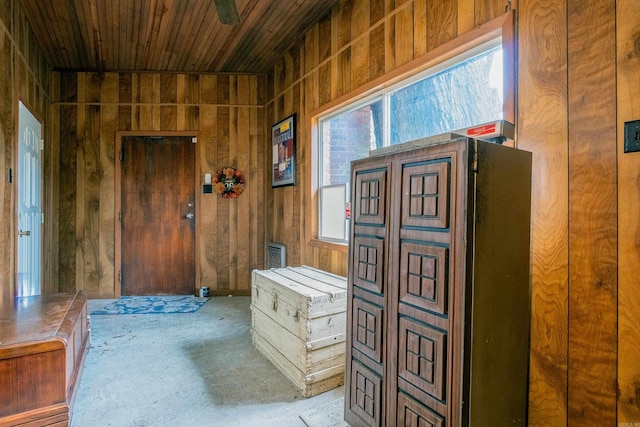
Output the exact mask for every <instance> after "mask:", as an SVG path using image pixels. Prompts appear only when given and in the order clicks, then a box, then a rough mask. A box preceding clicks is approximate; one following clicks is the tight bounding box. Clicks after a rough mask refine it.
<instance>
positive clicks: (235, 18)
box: [213, 0, 240, 25]
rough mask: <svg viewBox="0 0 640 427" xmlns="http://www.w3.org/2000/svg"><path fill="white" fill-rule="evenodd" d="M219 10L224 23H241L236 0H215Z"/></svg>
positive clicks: (219, 16)
mask: <svg viewBox="0 0 640 427" xmlns="http://www.w3.org/2000/svg"><path fill="white" fill-rule="evenodd" d="M213 2H214V3H215V4H216V9H217V10H218V19H219V20H220V22H221V23H223V24H230V25H235V24H239V23H240V15H238V8H237V7H236V0H213Z"/></svg>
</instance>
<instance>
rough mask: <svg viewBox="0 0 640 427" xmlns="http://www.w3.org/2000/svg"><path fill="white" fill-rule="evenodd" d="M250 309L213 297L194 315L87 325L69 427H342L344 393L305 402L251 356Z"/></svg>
mask: <svg viewBox="0 0 640 427" xmlns="http://www.w3.org/2000/svg"><path fill="white" fill-rule="evenodd" d="M110 301H112V300H91V301H89V311H90V312H91V311H92V310H94V309H96V308H101V307H103V306H104V305H106V304H107V303H108V302H110ZM249 306H250V298H249V297H216V298H211V299H210V300H209V301H208V302H207V303H206V304H205V305H204V306H203V307H202V308H201V309H200V310H198V311H197V312H195V313H188V314H146V315H145V314H143V315H115V316H101V315H100V316H99V315H94V316H91V327H92V328H91V329H92V330H91V336H92V339H91V349H90V350H89V353H88V354H87V357H86V360H85V365H84V369H83V372H82V378H81V380H80V383H79V388H78V392H77V395H76V401H75V404H74V407H73V414H72V423H71V426H72V427H101V426H116V427H129V426H136V427H137V426H161V427H162V426H167V427H181V426H185V427H192V426H198V427H208V426H221V427H223V426H234V427H245V426H246V427H252V426H256V427H276V426H277V427H288V426H292V427H296V426H300V427H304V426H309V427H343V426H347V424H346V423H345V422H344V421H343V416H342V412H343V401H344V400H343V393H344V387H339V388H336V389H333V390H330V391H327V392H325V393H322V394H320V395H318V396H314V397H312V398H307V399H305V398H304V397H303V396H302V395H301V394H300V392H299V391H298V390H297V389H296V388H295V387H294V386H293V385H292V384H291V383H290V382H289V380H288V379H287V378H286V377H285V376H284V375H282V374H281V373H280V372H279V371H278V370H277V369H276V368H275V367H274V366H273V365H272V364H271V363H270V362H269V361H268V360H267V359H266V358H265V357H264V356H262V355H261V354H260V353H259V352H258V351H257V350H256V349H255V348H254V347H253V345H252V343H251V334H250V325H251V313H250V308H249Z"/></svg>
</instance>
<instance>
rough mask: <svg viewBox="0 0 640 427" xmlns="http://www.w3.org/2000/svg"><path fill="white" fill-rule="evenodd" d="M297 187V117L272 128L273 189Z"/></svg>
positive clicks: (293, 115)
mask: <svg viewBox="0 0 640 427" xmlns="http://www.w3.org/2000/svg"><path fill="white" fill-rule="evenodd" d="M287 185H296V115H295V114H292V115H290V116H289V117H287V118H285V119H284V120H281V121H279V122H278V123H276V124H274V125H273V126H271V187H283V186H287Z"/></svg>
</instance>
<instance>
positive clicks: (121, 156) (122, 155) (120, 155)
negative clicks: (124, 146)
mask: <svg viewBox="0 0 640 427" xmlns="http://www.w3.org/2000/svg"><path fill="white" fill-rule="evenodd" d="M118 157H119V158H120V161H123V160H124V153H123V152H122V150H120V154H119V155H118Z"/></svg>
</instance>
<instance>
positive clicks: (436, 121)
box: [317, 37, 504, 243]
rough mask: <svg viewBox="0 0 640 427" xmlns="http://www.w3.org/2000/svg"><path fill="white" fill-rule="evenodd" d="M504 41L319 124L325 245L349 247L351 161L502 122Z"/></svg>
mask: <svg viewBox="0 0 640 427" xmlns="http://www.w3.org/2000/svg"><path fill="white" fill-rule="evenodd" d="M503 81H504V76H503V47H502V40H501V38H500V37H498V38H496V39H493V40H491V41H489V42H487V43H485V44H482V45H479V46H475V47H473V48H472V49H470V50H468V51H467V52H465V53H463V54H461V55H458V56H456V57H453V58H450V59H448V60H446V61H444V62H441V63H439V64H437V65H435V66H432V67H430V68H428V69H426V70H424V71H422V72H421V73H419V74H416V75H415V76H412V77H410V78H408V79H404V80H403V81H400V82H398V83H397V84H394V85H393V86H389V87H387V88H385V89H383V90H382V91H379V92H377V93H374V94H371V95H369V96H368V97H366V98H364V99H361V100H359V101H358V102H357V103H356V104H351V105H347V106H345V107H343V108H341V109H339V110H337V111H332V112H331V113H330V114H328V115H326V116H322V117H319V118H318V127H317V129H318V139H317V140H318V152H317V155H318V157H317V158H318V161H319V164H318V168H317V171H318V177H317V183H318V218H319V221H318V238H319V239H320V240H324V241H330V242H336V243H347V239H348V236H349V223H350V219H349V217H350V215H349V213H350V206H349V200H350V199H349V198H350V195H349V179H350V176H349V174H350V164H351V161H352V160H355V159H359V158H363V157H366V156H368V154H369V151H370V150H373V149H376V148H381V147H385V146H389V145H394V144H401V143H404V142H407V141H411V140H415V139H419V138H424V137H428V136H432V135H438V134H441V133H445V132H450V131H454V130H457V129H463V128H467V127H471V126H475V125H479V124H482V123H487V122H491V121H495V120H500V119H502V118H503V115H504V114H503V111H504V107H503V97H504V93H503V92H504V91H503Z"/></svg>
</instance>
